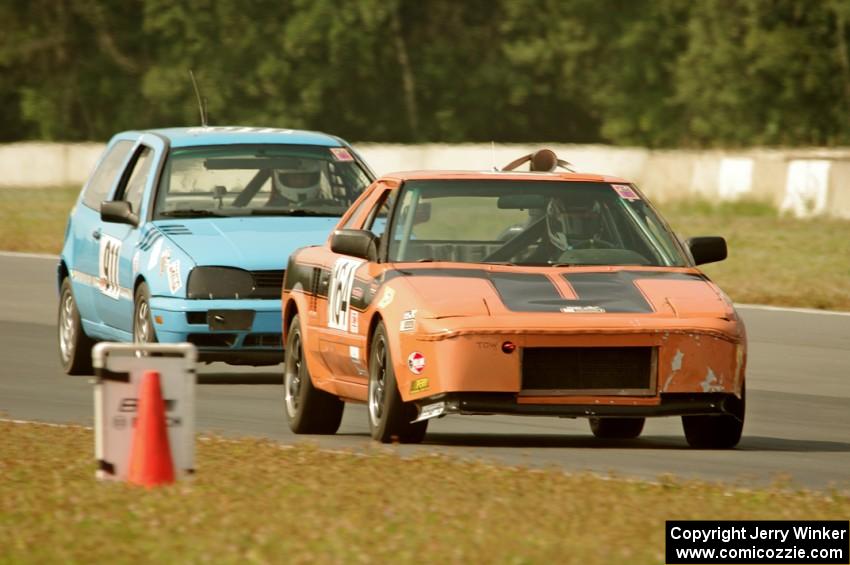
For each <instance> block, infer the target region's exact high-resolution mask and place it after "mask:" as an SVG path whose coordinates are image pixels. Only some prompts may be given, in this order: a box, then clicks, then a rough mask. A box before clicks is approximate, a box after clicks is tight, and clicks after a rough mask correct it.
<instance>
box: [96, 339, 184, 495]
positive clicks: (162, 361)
mask: <svg viewBox="0 0 850 565" xmlns="http://www.w3.org/2000/svg"><path fill="white" fill-rule="evenodd" d="M197 358H198V352H197V349H196V348H195V346H194V345H192V344H190V343H149V344H142V343H112V342H101V343H98V344H97V345H95V346H94V349H93V350H92V365H93V366H94V371H95V376H96V380H95V381H94V409H95V416H94V421H95V458H96V459H97V462H98V470H97V473H96V476H97V478H99V479H114V480H124V479H126V477H127V470H128V467H129V455H130V449H131V445H132V439H133V429H134V424H135V412H136V403H137V398H138V389H139V385H140V383H141V377H142V374H143V373H144V372H145V371H157V372H159V374H160V381H161V384H162V394H163V398H164V399H165V403H166V418H167V420H168V441H169V444H170V446H171V457H172V460H173V461H174V471H175V477H176V478H178V479H180V478H183V477H185V476H187V475H191V474H192V473H193V472H194V460H195V384H196V380H197V378H196V374H195V362H196V361H197Z"/></svg>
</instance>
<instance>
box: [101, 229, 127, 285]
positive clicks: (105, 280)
mask: <svg viewBox="0 0 850 565" xmlns="http://www.w3.org/2000/svg"><path fill="white" fill-rule="evenodd" d="M120 257H121V240H120V239H118V238H115V237H112V236H111V235H106V234H103V235H101V236H100V252H99V253H98V260H97V283H98V288H99V289H100V292H102V293H103V294H105V295H106V296H108V297H109V298H114V299H115V300H118V296H119V294H120V293H121V286H120V285H119V284H118V264H119V258H120Z"/></svg>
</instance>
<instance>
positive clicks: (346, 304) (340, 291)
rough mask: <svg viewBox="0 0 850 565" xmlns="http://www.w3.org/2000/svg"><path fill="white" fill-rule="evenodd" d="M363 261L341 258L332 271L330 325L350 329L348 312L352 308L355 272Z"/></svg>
mask: <svg viewBox="0 0 850 565" xmlns="http://www.w3.org/2000/svg"><path fill="white" fill-rule="evenodd" d="M362 264H363V261H357V260H356V259H348V258H340V259H337V260H336V263H334V266H333V270H332V271H331V280H330V289H329V290H328V327H329V328H332V329H335V330H342V331H348V312H349V310H350V309H351V289H352V288H353V287H354V274H355V273H356V272H357V268H358V267H360V265H362Z"/></svg>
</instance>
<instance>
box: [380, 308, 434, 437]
mask: <svg viewBox="0 0 850 565" xmlns="http://www.w3.org/2000/svg"><path fill="white" fill-rule="evenodd" d="M368 412H369V430H370V431H371V433H372V438H373V439H376V440H378V441H380V442H382V443H390V442H393V441H398V442H401V443H419V442H421V441H422V440H423V439H424V438H425V431H426V430H427V429H428V421H427V420H426V421H424V422H417V423H415V424H414V423H411V422H412V421H413V420H415V419H416V416H417V412H416V406H415V405H414V404H413V403H412V402H403V401H402V399H401V394H399V392H398V382H397V381H396V378H395V370H394V369H393V363H392V355H391V353H390V346H389V341H388V340H387V331H386V328H385V327H384V323H383V322H379V323H378V325H377V327H376V328H375V333H374V334H373V337H372V347H371V349H370V351H369V401H368Z"/></svg>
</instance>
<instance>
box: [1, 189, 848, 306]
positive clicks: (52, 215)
mask: <svg viewBox="0 0 850 565" xmlns="http://www.w3.org/2000/svg"><path fill="white" fill-rule="evenodd" d="M77 192H78V189H77V188H65V189H28V190H12V189H4V190H0V249H3V250H9V251H29V252H42V253H59V251H60V248H61V246H62V237H63V235H64V230H65V224H66V221H67V217H68V211H69V210H70V209H71V206H73V204H74V200H75V199H76V196H77ZM660 208H661V211H662V213H663V214H664V216H665V217H666V218H667V219H668V221H669V222H670V223H671V225H672V226H673V228H674V229H675V230H676V232H677V233H679V234H680V235H682V236H683V237H688V236H694V235H722V236H724V237H726V239H727V241H728V242H729V259H727V260H726V261H723V262H722V263H717V264H713V265H706V266H705V267H704V270H705V272H706V273H707V274H708V275H709V276H710V277H711V278H712V279H713V280H715V281H716V282H717V283H718V284H719V285H720V286H721V287H723V289H724V290H725V291H726V292H727V293H728V294H729V295H730V296H731V297H732V299H733V300H735V301H736V302H744V303H754V304H773V305H777V306H799V307H808V308H823V309H832V310H847V311H850V292H848V291H847V289H848V288H850V221H847V220H836V219H826V218H817V219H811V220H798V219H795V218H781V217H779V216H778V214H777V212H776V210H775V209H774V208H773V207H771V206H769V205H766V204H762V203H758V202H736V203H717V204H712V203H708V202H705V201H679V202H670V203H666V204H664V205H662V206H660Z"/></svg>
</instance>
